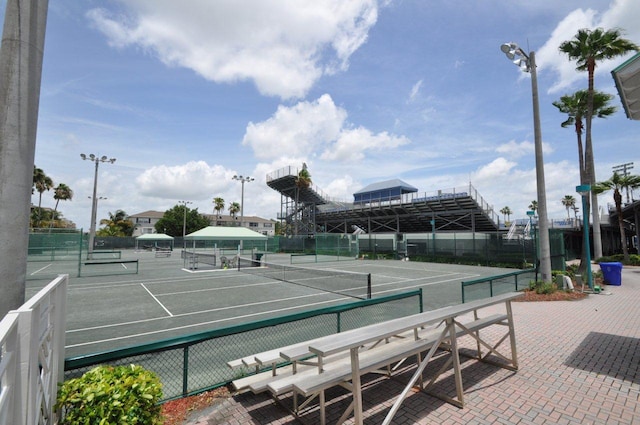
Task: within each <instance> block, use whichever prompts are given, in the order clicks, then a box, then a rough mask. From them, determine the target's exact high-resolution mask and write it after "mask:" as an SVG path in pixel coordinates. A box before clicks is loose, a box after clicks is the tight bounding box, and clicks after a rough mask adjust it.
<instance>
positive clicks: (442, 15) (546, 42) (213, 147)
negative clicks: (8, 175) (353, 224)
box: [2, 0, 640, 229]
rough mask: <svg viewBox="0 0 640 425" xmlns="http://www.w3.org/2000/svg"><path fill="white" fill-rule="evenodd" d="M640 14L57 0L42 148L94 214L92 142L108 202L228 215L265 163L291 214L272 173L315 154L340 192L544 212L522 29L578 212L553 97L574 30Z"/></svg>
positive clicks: (603, 143) (557, 212) (48, 49)
mask: <svg viewBox="0 0 640 425" xmlns="http://www.w3.org/2000/svg"><path fill="white" fill-rule="evenodd" d="M2 3H3V4H2V10H3V11H4V3H5V2H2ZM637 22H640V2H637V1H635V0H617V1H602V0H600V1H596V0H591V1H589V0H580V1H577V0H575V1H574V0H565V1H561V2H559V1H547V0H540V1H529V0H509V1H507V0H502V1H498V0H484V1H482V2H469V1H466V0H452V1H446V2H444V1H441V2H436V1H417V0H414V1H409V0H395V1H393V0H392V1H374V0H353V1H351V2H348V4H347V2H343V1H342V0H327V1H317V0H314V1H299V0H288V1H285V0H282V1H275V0H273V1H270V0H253V1H250V0H244V1H238V0H226V1H221V0H219V1H209V0H184V1H180V2H176V1H173V0H127V1H124V0H122V1H97V0H96V1H94V0H82V1H78V0H53V1H50V2H49V16H48V23H47V33H46V41H45V55H44V69H43V77H42V89H41V101H40V116H39V123H38V136H37V146H36V158H35V163H36V165H37V166H38V167H40V168H42V169H43V170H44V171H45V172H46V173H47V174H48V175H49V176H51V177H52V178H53V180H54V183H55V184H58V183H65V184H67V185H69V186H70V187H71V188H72V189H73V191H74V193H75V196H74V199H73V200H72V201H71V202H65V203H62V204H61V205H60V207H59V209H60V210H61V211H62V213H63V214H64V216H65V217H66V218H68V219H70V220H72V221H74V222H75V223H76V224H77V225H78V227H82V228H85V229H87V228H88V227H89V221H90V212H91V200H90V199H89V197H90V196H91V191H92V187H93V164H92V163H90V162H88V161H82V160H81V158H80V154H81V153H85V154H90V153H94V154H97V155H106V156H108V157H115V158H117V161H116V162H115V164H101V166H100V169H99V170H100V175H99V182H98V196H102V197H105V198H107V199H106V200H101V201H100V203H99V209H98V220H99V219H101V218H105V217H107V216H108V212H115V211H116V210H117V209H123V210H124V211H126V212H127V213H129V214H135V213H139V212H143V211H146V210H160V211H163V210H166V209H169V208H171V207H173V206H174V205H176V203H177V202H178V201H180V200H188V201H191V202H193V204H192V205H190V206H191V207H197V208H198V210H199V211H200V212H206V213H212V212H213V203H212V199H213V198H214V197H218V196H220V197H222V198H224V199H225V201H226V202H227V205H228V204H229V203H230V202H240V195H241V194H240V191H241V187H240V183H238V182H236V181H233V180H232V176H233V175H235V174H242V175H248V176H252V177H254V178H255V179H256V180H255V181H254V182H251V183H247V184H246V185H245V197H244V213H245V215H259V216H262V217H265V218H275V217H276V214H277V213H278V211H279V210H280V196H279V194H278V193H277V192H275V191H273V190H272V189H270V188H269V187H268V186H267V185H266V175H267V174H268V173H271V172H274V171H276V170H278V169H280V168H282V167H286V166H294V167H300V166H301V165H302V163H303V162H305V163H306V164H308V167H309V171H310V173H311V176H312V180H313V182H314V184H315V185H317V186H318V187H319V188H320V189H321V190H323V191H324V192H325V193H326V194H328V195H330V196H331V197H334V198H338V199H344V200H352V199H353V197H352V194H353V193H354V192H356V191H358V190H360V189H361V188H362V187H364V186H366V185H368V184H371V183H375V182H379V181H383V180H388V179H395V178H399V179H402V180H404V181H405V182H407V183H409V184H411V185H413V186H415V187H416V188H418V189H419V190H420V192H427V193H431V192H434V191H436V190H449V189H451V188H457V189H460V188H465V187H466V186H467V185H468V184H469V182H471V184H472V185H473V186H474V187H475V188H476V189H477V190H478V191H479V193H480V194H481V195H482V196H483V197H484V199H485V200H486V201H487V202H488V203H489V204H490V205H492V206H493V207H494V208H495V210H496V212H497V211H498V210H500V209H501V208H502V207H504V206H509V207H510V209H511V210H512V211H513V212H514V214H513V216H512V218H524V217H526V210H527V206H528V205H529V203H530V202H531V201H532V200H534V199H535V198H536V187H535V168H534V153H533V119H532V106H531V84H530V78H529V75H528V74H525V73H522V72H521V71H519V69H518V68H517V67H516V66H514V65H513V64H511V63H509V61H508V60H507V59H506V57H505V56H504V54H503V53H502V52H501V51H500V49H499V47H500V45H501V44H502V43H504V42H516V43H518V44H519V45H520V46H521V47H523V48H524V50H527V51H530V50H534V51H535V52H536V58H537V62H538V80H539V81H538V84H539V90H540V109H541V118H542V119H541V124H542V139H543V143H544V148H545V158H544V159H545V173H546V186H547V205H548V212H549V216H550V218H557V219H562V218H564V217H566V210H565V208H564V207H563V206H562V204H561V202H560V200H561V199H562V198H563V197H564V196H565V195H567V194H569V195H573V196H575V197H576V198H578V195H577V194H576V193H575V186H576V185H577V184H578V168H577V163H578V158H577V147H576V146H577V145H576V137H575V132H574V131H573V129H563V128H561V127H560V123H561V122H562V121H564V119H565V116H563V115H562V114H560V113H559V112H558V111H557V109H556V108H555V107H554V106H553V105H552V104H551V103H552V102H553V101H555V100H557V99H559V98H560V96H562V95H564V94H569V93H573V92H574V91H576V90H578V89H582V88H586V84H587V75H586V73H578V72H576V71H575V70H574V68H575V64H574V63H570V62H569V61H568V60H567V58H566V57H565V56H563V55H561V54H560V53H559V52H558V45H559V44H560V43H561V42H562V41H564V40H569V39H571V38H572V37H573V35H574V34H575V33H576V31H577V30H578V29H580V28H595V27H598V26H601V27H604V28H621V29H623V30H624V34H625V37H626V38H629V39H631V40H632V41H634V42H635V43H637V44H640V27H638V25H637ZM625 59H626V58H620V59H617V60H614V61H612V62H611V63H602V64H599V66H598V68H597V73H596V80H595V84H596V87H597V88H598V89H599V90H602V91H605V92H609V93H611V94H616V98H615V99H614V100H613V104H614V105H615V106H618V107H619V111H618V112H617V114H616V115H615V116H613V117H611V118H609V119H606V120H597V121H596V122H595V123H594V129H593V140H594V147H595V155H596V169H597V170H596V171H597V178H598V180H606V179H607V178H609V177H610V176H611V174H612V171H611V167H612V166H614V165H617V164H623V163H628V162H634V163H635V164H636V167H638V168H640V161H639V159H640V158H638V156H639V155H638V153H637V152H638V150H637V149H636V145H637V143H638V134H639V133H640V123H638V122H637V121H631V120H629V119H627V118H626V116H625V115H624V112H623V110H622V107H621V104H620V101H619V99H618V97H617V93H616V91H615V87H614V83H613V80H612V78H611V75H610V71H611V69H613V68H614V67H616V66H618V65H619V64H621V63H622V62H623V61H624V60H625ZM632 171H635V170H632ZM634 174H635V173H634ZM611 199H612V198H611V196H610V195H603V197H602V199H601V205H606V203H607V202H611ZM33 201H34V203H36V204H37V197H34V198H33ZM42 203H43V206H49V207H53V205H54V200H53V193H52V192H49V193H45V194H44V195H43V202H42Z"/></svg>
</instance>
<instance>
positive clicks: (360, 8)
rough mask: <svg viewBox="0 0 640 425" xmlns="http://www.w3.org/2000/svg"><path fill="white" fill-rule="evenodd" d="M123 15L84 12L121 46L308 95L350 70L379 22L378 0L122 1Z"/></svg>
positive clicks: (284, 94)
mask: <svg viewBox="0 0 640 425" xmlns="http://www.w3.org/2000/svg"><path fill="white" fill-rule="evenodd" d="M122 5H123V7H124V9H125V10H126V12H127V13H126V14H121V15H115V14H114V13H110V12H108V11H106V10H105V9H92V10H90V11H89V12H88V14H87V16H88V17H89V19H90V20H91V21H92V22H93V24H94V25H95V26H96V28H98V29H99V30H100V31H101V32H102V33H103V34H105V35H106V36H107V38H108V40H109V43H110V44H111V45H112V46H114V47H118V48H125V47H129V46H138V47H141V48H142V49H144V50H147V51H150V52H153V54H155V55H157V57H158V58H159V59H160V60H161V61H162V62H163V63H165V64H167V65H170V66H181V67H185V68H189V69H192V70H194V71H195V72H196V73H198V74H200V75H201V76H203V77H204V78H206V79H208V80H211V81H215V82H217V83H234V82H236V81H245V80H250V81H253V82H254V83H255V85H256V86H257V88H258V90H259V91H260V93H262V94H263V95H268V96H279V97H281V98H296V97H303V96H304V95H305V94H306V93H307V91H308V90H309V89H310V88H311V87H312V85H313V84H314V83H315V82H316V81H317V80H318V79H319V78H320V77H321V76H322V75H323V74H325V73H329V74H330V73H334V72H336V69H341V70H345V69H346V68H347V66H348V61H349V57H350V56H351V55H352V54H353V53H354V52H355V51H356V50H357V49H358V48H359V47H360V46H361V45H362V44H363V43H365V42H366V40H367V36H368V31H369V29H370V28H371V27H372V26H373V25H374V24H375V23H376V21H377V16H378V5H377V3H376V1H375V0H358V1H349V2H344V1H342V0H324V1H316V2H299V1H297V0H288V1H282V0H260V1H253V2H246V1H242V2H241V1H233V0H228V1H222V0H219V1H215V2H212V1H209V0H190V2H189V7H185V5H184V4H183V3H181V2H176V1H174V0H128V1H126V2H125V1H122Z"/></svg>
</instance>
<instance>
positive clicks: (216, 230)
mask: <svg viewBox="0 0 640 425" xmlns="http://www.w3.org/2000/svg"><path fill="white" fill-rule="evenodd" d="M185 240H187V241H193V247H194V248H195V246H196V241H213V242H222V241H238V244H239V245H242V242H244V241H254V242H255V241H264V247H265V250H266V248H267V236H265V235H263V234H262V233H258V232H254V231H253V230H251V229H247V228H246V227H222V226H208V227H205V228H203V229H200V230H198V231H195V232H193V233H189V234H188V235H187V236H185Z"/></svg>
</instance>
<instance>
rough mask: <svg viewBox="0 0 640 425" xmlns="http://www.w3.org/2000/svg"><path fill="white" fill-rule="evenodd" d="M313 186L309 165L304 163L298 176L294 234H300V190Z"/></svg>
mask: <svg viewBox="0 0 640 425" xmlns="http://www.w3.org/2000/svg"><path fill="white" fill-rule="evenodd" d="M310 186H311V174H310V173H309V170H307V164H306V163H304V162H303V163H302V169H301V170H300V171H298V175H297V176H296V203H295V214H294V222H293V226H294V227H293V234H294V235H297V234H298V222H297V217H298V210H299V208H298V202H299V200H300V189H307V188H308V187H310Z"/></svg>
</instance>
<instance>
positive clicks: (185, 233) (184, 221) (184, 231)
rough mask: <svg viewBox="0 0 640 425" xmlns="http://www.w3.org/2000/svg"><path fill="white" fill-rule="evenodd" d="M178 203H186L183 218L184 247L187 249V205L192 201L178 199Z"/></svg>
mask: <svg viewBox="0 0 640 425" xmlns="http://www.w3.org/2000/svg"><path fill="white" fill-rule="evenodd" d="M178 203H179V204H182V205H184V218H183V220H182V248H183V249H184V250H186V249H187V240H186V239H185V236H187V205H188V204H191V201H178Z"/></svg>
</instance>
